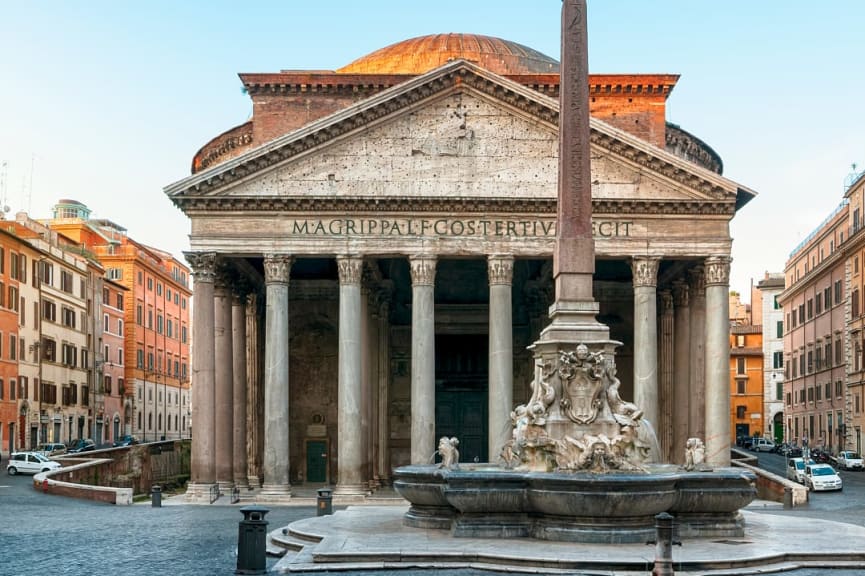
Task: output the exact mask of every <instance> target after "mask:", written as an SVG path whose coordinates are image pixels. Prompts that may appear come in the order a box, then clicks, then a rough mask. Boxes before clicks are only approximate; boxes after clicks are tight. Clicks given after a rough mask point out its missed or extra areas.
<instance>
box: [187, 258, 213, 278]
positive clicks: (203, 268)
mask: <svg viewBox="0 0 865 576" xmlns="http://www.w3.org/2000/svg"><path fill="white" fill-rule="evenodd" d="M183 255H184V256H186V261H187V262H189V265H190V266H191V267H192V277H193V278H194V279H195V281H196V282H211V283H212V282H213V281H214V279H215V278H216V252H184V253H183Z"/></svg>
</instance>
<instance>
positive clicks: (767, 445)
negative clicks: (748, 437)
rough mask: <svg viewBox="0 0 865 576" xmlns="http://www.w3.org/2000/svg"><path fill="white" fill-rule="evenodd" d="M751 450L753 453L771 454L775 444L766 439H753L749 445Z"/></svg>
mask: <svg viewBox="0 0 865 576" xmlns="http://www.w3.org/2000/svg"><path fill="white" fill-rule="evenodd" d="M751 450H753V451H754V452H772V451H774V450H775V443H774V442H772V441H771V440H769V439H768V438H754V441H753V442H752V443H751Z"/></svg>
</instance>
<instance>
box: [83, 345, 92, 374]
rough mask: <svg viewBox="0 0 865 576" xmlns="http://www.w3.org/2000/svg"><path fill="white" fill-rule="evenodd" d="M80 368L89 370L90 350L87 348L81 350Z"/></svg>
mask: <svg viewBox="0 0 865 576" xmlns="http://www.w3.org/2000/svg"><path fill="white" fill-rule="evenodd" d="M81 367H82V368H84V369H85V370H89V369H90V350H88V349H87V348H82V349H81Z"/></svg>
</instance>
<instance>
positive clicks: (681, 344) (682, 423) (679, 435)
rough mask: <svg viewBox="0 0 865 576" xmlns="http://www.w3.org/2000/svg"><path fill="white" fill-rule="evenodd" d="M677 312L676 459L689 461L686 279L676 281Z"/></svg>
mask: <svg viewBox="0 0 865 576" xmlns="http://www.w3.org/2000/svg"><path fill="white" fill-rule="evenodd" d="M673 298H674V305H675V311H674V313H673V316H674V319H673V322H674V332H675V336H674V340H673V374H674V376H673V446H672V455H673V460H672V461H673V462H675V463H677V464H682V463H684V461H685V443H686V442H687V440H688V422H689V418H690V416H689V410H690V398H689V397H688V395H689V394H690V393H691V386H690V378H691V364H690V352H691V335H690V327H691V315H690V310H689V308H688V285H687V284H685V283H684V282H682V281H676V282H674V284H673Z"/></svg>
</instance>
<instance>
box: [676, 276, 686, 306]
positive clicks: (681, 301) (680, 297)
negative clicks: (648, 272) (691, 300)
mask: <svg viewBox="0 0 865 576" xmlns="http://www.w3.org/2000/svg"><path fill="white" fill-rule="evenodd" d="M673 304H675V306H676V307H677V308H687V306H688V284H687V282H685V281H684V280H674V281H673Z"/></svg>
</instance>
